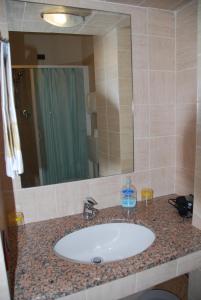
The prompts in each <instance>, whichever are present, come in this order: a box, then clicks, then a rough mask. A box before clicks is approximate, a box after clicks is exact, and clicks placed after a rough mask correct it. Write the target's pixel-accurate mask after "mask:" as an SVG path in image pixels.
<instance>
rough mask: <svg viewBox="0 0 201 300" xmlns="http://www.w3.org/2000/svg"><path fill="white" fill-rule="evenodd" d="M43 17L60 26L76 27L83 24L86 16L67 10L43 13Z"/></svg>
mask: <svg viewBox="0 0 201 300" xmlns="http://www.w3.org/2000/svg"><path fill="white" fill-rule="evenodd" d="M41 17H42V18H43V20H44V21H46V22H48V23H50V24H52V25H55V26H58V27H75V26H78V25H80V24H82V23H83V22H84V20H85V17H84V16H79V15H74V14H70V13H65V12H47V13H42V14H41Z"/></svg>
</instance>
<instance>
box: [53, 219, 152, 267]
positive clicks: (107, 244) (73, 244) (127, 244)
mask: <svg viewBox="0 0 201 300" xmlns="http://www.w3.org/2000/svg"><path fill="white" fill-rule="evenodd" d="M154 240H155V234H154V233H153V232H152V231H151V230H150V229H148V228H146V227H144V226H141V225H136V224H132V223H108V224H100V225H94V226H90V227H86V228H83V229H80V230H78V231H75V232H72V233H70V234H68V235H66V236H64V237H63V238H62V239H60V240H59V241H58V242H57V243H56V245H55V246H54V251H55V253H56V254H57V255H59V256H60V257H62V258H65V259H68V260H73V261H75V262H79V263H87V264H91V263H94V264H100V263H104V262H112V261H116V260H121V259H124V258H127V257H130V256H133V255H136V254H139V253H141V252H142V251H144V250H146V249H147V248H148V247H150V246H151V244H152V243H153V242H154Z"/></svg>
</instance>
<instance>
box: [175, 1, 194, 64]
mask: <svg viewBox="0 0 201 300" xmlns="http://www.w3.org/2000/svg"><path fill="white" fill-rule="evenodd" d="M176 39H177V51H176V54H177V59H176V61H177V70H182V69H186V68H193V67H196V60H197V58H196V56H197V1H192V3H191V4H190V5H188V6H186V7H185V8H184V9H182V10H180V11H178V12H177V14H176Z"/></svg>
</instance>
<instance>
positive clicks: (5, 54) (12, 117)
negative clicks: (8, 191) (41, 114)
mask: <svg viewBox="0 0 201 300" xmlns="http://www.w3.org/2000/svg"><path fill="white" fill-rule="evenodd" d="M0 44H1V47H0V73H1V74H0V84H1V106H2V121H3V137H4V152H5V162H6V174H7V176H9V177H12V178H15V177H16V176H17V175H19V174H22V173H23V161H22V153H21V147H20V139H19V132H18V126H17V117H16V111H15V103H14V95H13V82H12V69H11V57H10V44H9V43H7V42H3V41H1V42H0Z"/></svg>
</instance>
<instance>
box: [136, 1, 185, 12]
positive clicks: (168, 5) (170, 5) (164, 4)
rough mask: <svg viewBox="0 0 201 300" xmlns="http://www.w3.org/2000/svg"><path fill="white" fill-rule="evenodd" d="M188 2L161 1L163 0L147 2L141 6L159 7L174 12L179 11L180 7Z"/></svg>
mask: <svg viewBox="0 0 201 300" xmlns="http://www.w3.org/2000/svg"><path fill="white" fill-rule="evenodd" d="M187 2H188V0H168V1H161V0H145V1H144V2H143V3H142V4H141V5H142V6H148V7H157V8H160V9H166V10H170V9H171V10H172V9H177V8H178V7H180V6H182V5H184V4H185V3H187Z"/></svg>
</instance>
